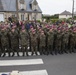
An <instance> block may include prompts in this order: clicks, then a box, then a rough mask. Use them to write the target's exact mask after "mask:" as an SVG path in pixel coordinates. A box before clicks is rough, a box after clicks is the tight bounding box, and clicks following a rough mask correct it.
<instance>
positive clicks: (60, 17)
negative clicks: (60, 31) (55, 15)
mask: <svg viewBox="0 0 76 75" xmlns="http://www.w3.org/2000/svg"><path fill="white" fill-rule="evenodd" d="M63 18H66V19H68V18H72V15H59V19H63Z"/></svg>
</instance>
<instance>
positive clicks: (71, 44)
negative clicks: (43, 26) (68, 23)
mask: <svg viewBox="0 0 76 75" xmlns="http://www.w3.org/2000/svg"><path fill="white" fill-rule="evenodd" d="M74 41H75V40H74V33H73V31H70V33H69V43H70V46H69V47H70V49H69V52H70V53H72V52H74Z"/></svg>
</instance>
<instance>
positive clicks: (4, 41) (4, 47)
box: [1, 27, 10, 57]
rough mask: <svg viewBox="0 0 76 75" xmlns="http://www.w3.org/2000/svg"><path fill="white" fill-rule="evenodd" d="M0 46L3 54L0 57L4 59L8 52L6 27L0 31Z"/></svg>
mask: <svg viewBox="0 0 76 75" xmlns="http://www.w3.org/2000/svg"><path fill="white" fill-rule="evenodd" d="M1 44H2V53H3V55H2V57H4V56H5V55H6V52H7V51H9V38H8V32H7V30H6V27H3V28H2V30H1ZM8 55H9V56H10V52H8Z"/></svg>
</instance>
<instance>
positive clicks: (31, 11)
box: [0, 0, 42, 21]
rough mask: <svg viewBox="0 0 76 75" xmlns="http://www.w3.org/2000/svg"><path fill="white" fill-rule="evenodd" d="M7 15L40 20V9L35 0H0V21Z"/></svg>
mask: <svg viewBox="0 0 76 75" xmlns="http://www.w3.org/2000/svg"><path fill="white" fill-rule="evenodd" d="M9 16H15V17H18V19H19V20H41V19H42V11H41V9H40V7H39V5H38V2H37V1H36V0H0V21H5V20H6V19H7V18H8V17H9Z"/></svg>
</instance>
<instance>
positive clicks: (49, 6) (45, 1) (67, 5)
mask: <svg viewBox="0 0 76 75" xmlns="http://www.w3.org/2000/svg"><path fill="white" fill-rule="evenodd" d="M37 1H38V4H39V6H40V8H41V10H42V11H43V14H58V13H61V12H63V11H64V10H68V11H70V12H72V0H37ZM75 5H76V2H75Z"/></svg>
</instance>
